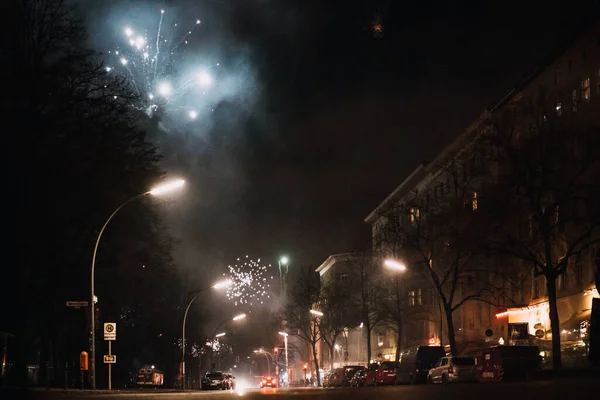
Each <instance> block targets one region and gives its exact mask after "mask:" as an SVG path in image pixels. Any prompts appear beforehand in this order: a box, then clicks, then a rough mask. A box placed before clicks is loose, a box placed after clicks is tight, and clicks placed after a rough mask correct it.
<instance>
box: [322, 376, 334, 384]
mask: <svg viewBox="0 0 600 400" xmlns="http://www.w3.org/2000/svg"><path fill="white" fill-rule="evenodd" d="M333 376H334V374H332V373H329V374H325V377H324V378H323V387H324V388H328V387H333V386H332V384H331V381H332V379H333Z"/></svg>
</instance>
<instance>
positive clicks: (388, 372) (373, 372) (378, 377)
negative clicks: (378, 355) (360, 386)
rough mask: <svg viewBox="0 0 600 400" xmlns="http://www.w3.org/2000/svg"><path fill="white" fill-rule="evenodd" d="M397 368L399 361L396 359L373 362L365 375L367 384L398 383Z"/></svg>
mask: <svg viewBox="0 0 600 400" xmlns="http://www.w3.org/2000/svg"><path fill="white" fill-rule="evenodd" d="M396 368H398V363H397V362H395V361H383V362H380V363H375V364H371V365H370V366H369V369H368V370H367V375H366V377H365V385H367V386H378V385H393V384H395V383H396Z"/></svg>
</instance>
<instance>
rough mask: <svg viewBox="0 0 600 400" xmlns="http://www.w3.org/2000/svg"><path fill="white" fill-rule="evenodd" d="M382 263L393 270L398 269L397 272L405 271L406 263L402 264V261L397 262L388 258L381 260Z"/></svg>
mask: <svg viewBox="0 0 600 400" xmlns="http://www.w3.org/2000/svg"><path fill="white" fill-rule="evenodd" d="M383 265H384V266H386V267H387V268H389V269H392V270H395V271H399V272H402V271H406V265H404V264H403V263H401V262H398V261H396V260H390V259H388V260H385V261H384V262H383Z"/></svg>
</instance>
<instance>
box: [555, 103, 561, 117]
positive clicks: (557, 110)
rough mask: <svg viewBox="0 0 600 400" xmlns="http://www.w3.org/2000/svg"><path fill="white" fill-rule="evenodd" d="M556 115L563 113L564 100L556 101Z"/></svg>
mask: <svg viewBox="0 0 600 400" xmlns="http://www.w3.org/2000/svg"><path fill="white" fill-rule="evenodd" d="M556 115H558V116H559V117H560V116H561V115H562V102H560V101H559V102H558V103H556Z"/></svg>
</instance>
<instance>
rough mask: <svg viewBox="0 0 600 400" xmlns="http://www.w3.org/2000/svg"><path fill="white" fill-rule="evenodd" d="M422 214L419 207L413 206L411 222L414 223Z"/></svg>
mask: <svg viewBox="0 0 600 400" xmlns="http://www.w3.org/2000/svg"><path fill="white" fill-rule="evenodd" d="M420 216H421V212H420V211H419V209H418V208H416V207H413V208H411V209H410V216H409V217H410V222H411V223H414V222H415V221H416V220H417V219H418V218H419V217H420Z"/></svg>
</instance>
